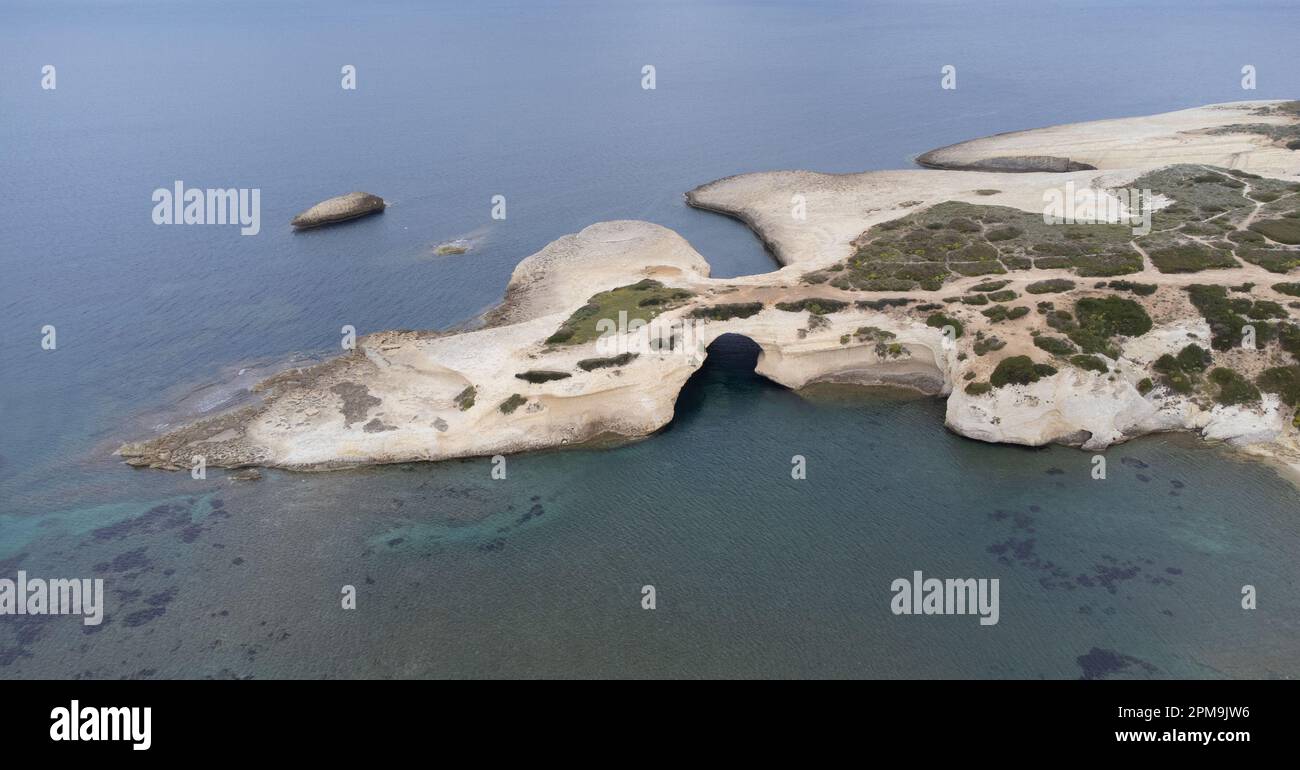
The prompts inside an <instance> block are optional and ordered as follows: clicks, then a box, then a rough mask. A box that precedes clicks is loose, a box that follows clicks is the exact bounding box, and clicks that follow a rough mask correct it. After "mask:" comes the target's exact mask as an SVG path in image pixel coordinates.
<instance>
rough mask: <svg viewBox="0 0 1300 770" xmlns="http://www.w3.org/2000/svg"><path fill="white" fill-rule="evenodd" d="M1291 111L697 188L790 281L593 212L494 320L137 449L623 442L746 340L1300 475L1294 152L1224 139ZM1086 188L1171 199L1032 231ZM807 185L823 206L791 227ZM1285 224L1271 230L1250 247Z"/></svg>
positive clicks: (415, 448)
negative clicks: (1252, 341) (1140, 188)
mask: <svg viewBox="0 0 1300 770" xmlns="http://www.w3.org/2000/svg"><path fill="white" fill-rule="evenodd" d="M1285 104H1289V103H1276V102H1274V103H1264V102H1259V103H1236V104H1232V105H1218V106H1211V107H1203V108H1197V109H1195V110H1184V111H1180V112H1177V113H1169V114H1167V115H1157V116H1150V117H1146V118H1131V119H1124V120H1116V121H1099V122H1097V123H1095V124H1075V125H1074V126H1065V127H1054V128H1048V129H1038V130H1036V131H1028V132H1015V133H1012V134H1004V135H1000V136H998V137H989V138H985V139H979V140H974V141H973V142H968V143H962V144H958V145H952V146H950V147H947V148H941V149H940V150H935V151H932V152H931V153H927V154H926V155H927V156H931V158H930V159H931V162H933V163H935V164H940V163H941V164H944V167H945V168H947V169H952V168H956V167H961V168H987V167H989V166H990V165H992V166H994V167H999V170H997V171H988V170H973V171H966V170H960V171H958V170H912V171H884V172H867V173H862V174H842V175H829V174H816V173H813V172H805V171H790V172H771V173H760V174H742V175H739V176H734V177H728V178H726V179H721V180H717V181H715V182H711V183H709V184H706V185H702V186H701V187H698V188H696V189H695V190H692V191H690V192H689V193H687V201H688V203H689V204H690V205H692V206H695V207H698V208H701V209H707V210H710V211H716V212H718V213H722V214H726V215H729V216H733V217H735V218H737V219H739V220H740V221H742V222H745V223H746V224H747V225H748V226H749V227H751V228H752V229H753V230H754V232H755V233H756V234H757V235H758V237H759V238H760V239H761V240H762V241H763V243H764V244H765V245H766V246H767V247H768V249H769V250H770V251H771V252H772V254H773V255H774V256H775V257H776V259H777V260H778V261H779V262H780V263H781V264H782V265H783V267H782V268H781V269H779V270H776V271H774V272H771V273H768V274H764V275H755V276H745V277H742V278H734V279H714V278H710V277H709V267H708V262H707V261H706V260H705V258H704V257H703V256H702V255H700V254H699V253H697V252H696V251H695V250H694V249H693V248H691V246H690V245H689V244H688V243H687V242H686V241H685V240H684V239H682V238H681V237H680V236H679V235H677V234H676V233H674V232H673V231H671V230H668V229H666V228H663V227H660V226H658V225H654V224H651V223H648V222H635V221H617V222H602V223H598V224H595V225H592V226H590V227H588V228H586V229H584V230H583V231H581V232H579V233H575V234H573V235H569V236H565V237H563V238H561V239H559V240H557V241H555V242H553V243H551V244H549V245H548V246H547V247H545V248H544V249H542V250H541V251H539V252H537V253H536V254H534V255H532V256H530V257H528V258H526V259H525V260H523V261H522V262H521V263H520V264H519V265H518V266H517V268H516V269H515V272H514V274H513V276H512V278H511V281H510V284H509V286H508V288H507V291H506V296H505V298H504V300H503V302H502V303H501V304H500V305H499V306H498V307H497V308H495V309H493V310H492V311H489V313H488V314H487V315H486V316H485V322H486V323H485V325H484V326H483V327H482V328H476V329H469V330H465V331H459V332H454V333H446V334H439V333H433V332H381V333H378V334H372V335H368V336H366V337H363V338H361V339H359V340H357V349H356V350H354V351H352V352H351V353H349V354H348V355H345V356H341V357H339V358H337V359H334V360H331V361H328V362H326V363H323V364H320V365H318V366H315V367H311V368H307V369H302V370H293V371H290V372H284V373H281V374H280V375H277V376H276V377H273V378H271V379H270V380H268V381H266V382H265V383H263V384H262V386H261V387H260V390H261V391H262V394H263V396H264V397H263V401H262V403H261V404H258V405H256V406H251V407H245V408H242V409H240V410H237V411H234V412H231V413H227V414H222V415H218V416H216V417H212V418H208V419H205V420H202V421H200V422H197V423H195V424H193V425H189V426H186V427H184V428H181V429H179V430H175V431H171V432H169V433H166V434H163V435H161V436H155V437H152V438H149V439H146V440H144V441H140V442H134V443H129V444H126V445H123V446H122V447H121V448H120V449H119V450H118V452H119V454H120V455H121V456H122V457H123V458H124V459H125V461H126V462H127V463H129V464H131V465H136V466H146V467H155V468H165V469H182V468H188V467H190V464H191V462H192V459H193V458H194V457H195V456H201V457H203V458H204V461H205V462H206V464H207V465H209V466H220V467H232V468H233V467H244V466H265V467H278V468H288V469H295V470H328V469H335V468H344V467H352V466H357V465H366V464H375V463H397V462H409V461H420V460H442V459H450V458H456V457H469V456H481V455H494V454H509V453H512V452H521V451H528V450H533V449H543V448H549V447H556V446H563V445H573V444H578V443H584V442H588V441H592V440H596V439H598V438H599V439H600V440H607V439H609V438H610V437H616V438H617V437H621V438H623V439H629V440H630V439H635V438H639V437H643V436H646V435H649V434H651V433H653V432H655V431H657V430H659V429H660V428H662V427H663V426H665V425H666V424H667V423H668V422H669V421H670V420H671V419H672V416H673V410H674V406H675V402H676V398H677V394H678V392H679V391H680V389H681V388H682V386H683V385H684V384H685V383H686V381H687V379H689V377H690V376H691V374H692V373H694V371H695V370H696V369H698V368H699V366H700V365H701V364H702V362H703V360H704V358H705V357H706V356H707V348H708V345H709V344H710V343H711V342H712V341H713V340H714V339H716V338H717V337H718V336H719V335H721V334H729V333H730V334H739V335H743V336H746V337H748V338H749V339H751V340H753V341H754V342H755V343H757V344H758V345H759V347H760V348H761V353H760V356H759V360H758V364H757V372H758V373H759V374H761V375H763V376H765V377H768V378H769V379H772V380H773V381H775V382H777V383H780V384H782V385H785V386H787V387H790V388H802V387H804V386H807V385H811V384H814V383H825V382H834V383H853V384H864V385H902V386H905V387H911V388H913V389H917V390H920V391H922V392H926V393H929V394H932V395H940V396H947V398H948V401H947V411H946V424H947V425H948V427H949V428H950V429H952V430H953V431H955V432H957V433H959V434H961V435H964V436H968V437H970V438H974V439H978V440H982V441H990V442H1003V443H1017V444H1026V445H1042V444H1046V443H1061V444H1068V445H1072V446H1079V447H1082V448H1084V449H1087V450H1089V451H1097V450H1101V449H1104V448H1105V447H1107V446H1109V445H1112V444H1115V443H1119V442H1122V441H1126V440H1129V439H1131V438H1134V437H1136V436H1140V435H1145V434H1148V433H1153V432H1159V431H1170V430H1185V431H1195V432H1197V433H1199V434H1200V435H1202V436H1203V437H1205V438H1207V439H1210V440H1215V441H1225V442H1228V443H1230V444H1233V445H1234V446H1239V447H1242V448H1244V449H1246V450H1247V451H1249V452H1251V453H1252V454H1257V455H1261V454H1262V455H1266V456H1269V457H1273V458H1276V459H1278V460H1280V461H1281V462H1282V463H1284V464H1287V465H1289V466H1291V467H1300V441H1298V440H1297V429H1296V427H1295V426H1294V425H1293V422H1292V415H1293V412H1294V403H1293V402H1294V398H1295V396H1296V393H1295V392H1294V389H1292V388H1291V386H1290V381H1289V380H1287V379H1286V378H1287V377H1290V376H1291V373H1292V372H1293V369H1292V367H1295V366H1296V364H1295V361H1294V360H1293V356H1294V354H1295V350H1293V349H1292V347H1294V346H1293V345H1292V342H1291V341H1290V340H1291V339H1292V337H1291V335H1292V332H1291V324H1292V320H1293V319H1292V315H1293V313H1292V312H1291V311H1289V310H1287V309H1286V308H1288V307H1290V306H1292V305H1293V304H1294V305H1300V303H1296V302H1295V296H1294V295H1292V294H1289V293H1287V291H1282V290H1280V289H1278V288H1276V287H1277V286H1283V287H1285V286H1287V284H1288V281H1287V276H1286V273H1287V272H1289V271H1292V272H1293V271H1294V270H1295V269H1296V268H1295V267H1294V266H1293V264H1294V265H1300V253H1296V254H1295V255H1294V261H1293V252H1295V249H1294V247H1293V245H1292V244H1288V243H1287V242H1286V240H1285V239H1286V238H1287V233H1289V232H1290V230H1289V229H1287V228H1288V227H1289V225H1288V224H1287V222H1288V221H1291V220H1290V219H1289V217H1288V214H1289V212H1292V211H1297V212H1300V205H1296V204H1300V184H1296V182H1297V179H1300V153H1296V152H1294V151H1291V150H1286V149H1285V148H1284V147H1279V146H1277V143H1276V142H1275V141H1273V140H1271V139H1270V137H1269V136H1268V135H1267V134H1261V133H1259V132H1254V133H1252V132H1249V131H1244V132H1234V131H1232V130H1229V131H1227V132H1226V133H1225V132H1224V131H1223V129H1224V127H1225V126H1226V127H1232V126H1237V125H1248V124H1250V123H1252V122H1255V121H1257V120H1263V121H1266V122H1272V123H1276V124H1278V125H1286V126H1290V125H1294V124H1295V123H1296V121H1297V118H1296V116H1294V115H1293V114H1292V113H1290V112H1288V111H1287V109H1286V108H1284V107H1285ZM1261 111H1264V113H1263V114H1264V117H1260V115H1261ZM1048 145H1050V146H1051V147H1053V148H1054V150H1053V152H1052V153H1051V157H1052V158H1054V159H1056V160H1061V161H1064V159H1065V158H1067V157H1068V158H1069V159H1071V160H1070V161H1069V162H1062V163H1056V162H1055V161H1053V162H1051V163H1046V162H1044V163H1042V164H1040V163H1039V162H1038V161H1034V162H1033V163H1032V164H1030V165H1033V166H1037V165H1042V166H1044V167H1045V168H1048V169H1049V170H1046V171H1040V170H1031V169H1029V168H1018V169H1012V168H1004V167H1001V166H1003V165H1004V163H1003V161H1004V160H1005V159H1007V158H1017V157H1019V158H1042V157H1045V155H1044V154H1043V153H1041V152H1037V151H1036V150H1038V149H1039V148H1041V147H1043V146H1048ZM1144 148H1145V152H1146V155H1145V156H1144V154H1143V152H1144ZM1225 152H1227V153H1228V155H1230V157H1228V158H1226V160H1227V161H1228V163H1226V164H1223V163H1222V161H1224V160H1225V158H1224V154H1225ZM1147 156H1149V158H1150V162H1149V163H1136V162H1134V161H1135V160H1136V159H1139V158H1142V157H1147ZM923 157H924V156H923ZM1117 163H1118V164H1120V165H1116V164H1117ZM1056 166H1060V168H1061V170H1060V171H1056V170H1052V169H1055V167H1056ZM1197 179H1199V180H1201V181H1191V180H1197ZM1067 182H1069V183H1072V184H1075V185H1077V186H1079V187H1080V188H1086V189H1093V190H1106V189H1109V188H1115V187H1119V186H1123V185H1127V184H1130V183H1134V182H1140V183H1143V184H1155V185H1157V187H1159V189H1160V191H1161V193H1160V199H1161V207H1162V208H1161V209H1160V210H1161V211H1162V212H1165V213H1163V214H1159V215H1158V225H1159V226H1158V227H1157V230H1156V232H1154V233H1153V234H1152V235H1150V236H1147V237H1146V238H1138V237H1135V236H1132V235H1129V234H1124V233H1119V232H1118V231H1115V230H1114V229H1113V228H1114V227H1115V226H1114V225H1093V226H1090V227H1093V228H1094V229H1093V230H1080V231H1069V230H1066V229H1064V228H1062V229H1061V230H1041V231H1040V230H1037V229H1036V227H1037V226H1036V225H1034V223H1033V218H1038V219H1039V220H1040V221H1041V214H1042V210H1043V208H1042V207H1043V200H1044V198H1043V196H1044V193H1045V191H1047V190H1049V189H1054V188H1056V187H1059V186H1060V185H1062V184H1065V183H1067ZM1211 193H1212V194H1211ZM795 196H801V197H800V198H799V199H800V200H802V201H804V204H805V206H806V216H805V217H803V218H800V217H798V216H793V215H792V210H791V203H792V200H793V199H795ZM1216 208H1217V209H1221V210H1220V211H1214V209H1216ZM1026 214H1028V215H1031V216H1029V217H1026ZM1297 216H1300V214H1297ZM1274 222H1276V223H1280V224H1277V225H1271V226H1270V228H1271V229H1270V228H1266V229H1265V232H1266V233H1272V234H1273V235H1265V236H1259V235H1258V228H1257V226H1258V225H1259V224H1261V223H1265V224H1267V223H1274ZM1216 223H1217V224H1216ZM1083 227H1089V226H1083ZM1107 228H1111V229H1107ZM1062 232H1064V233H1065V234H1066V235H1065V237H1061V236H1060V233H1062ZM1279 234H1280V235H1279ZM1273 237H1279V238H1282V239H1283V240H1282V241H1274V240H1273ZM1058 252H1059V253H1058ZM934 254H937V255H938V256H933V255H934ZM1197 260H1201V261H1202V262H1203V263H1204V264H1202V262H1197ZM1193 268H1195V269H1193ZM1200 286H1209V287H1211V289H1208V290H1207V289H1201V288H1195V287H1200ZM1044 287H1048V289H1050V290H1044ZM1229 287H1232V288H1229ZM1220 294H1222V297H1220V296H1219V295H1220ZM1243 303H1244V305H1243ZM999 308H1001V309H1000V310H999ZM1233 308H1236V310H1233ZM1243 314H1245V315H1243ZM1256 315H1259V316H1260V317H1259V318H1256ZM1225 318H1237V319H1241V320H1242V321H1243V323H1238V324H1237V327H1242V328H1244V322H1245V321H1251V324H1250V325H1251V326H1252V329H1253V328H1254V326H1259V327H1260V328H1261V329H1267V331H1266V332H1262V333H1263V334H1264V336H1265V337H1266V339H1264V340H1263V342H1262V344H1260V346H1259V347H1258V348H1251V349H1249V350H1247V349H1242V348H1239V347H1236V346H1233V345H1225V344H1223V343H1224V340H1225V339H1226V335H1227V332H1226V331H1225V328H1224V324H1225V323H1228V322H1226V321H1225V320H1224V319H1225ZM638 322H643V323H644V324H645V326H644V327H643V328H637V326H638ZM1232 323H1236V322H1235V321H1233V322H1231V323H1229V326H1231V324H1232ZM1237 327H1233V328H1232V329H1231V331H1232V332H1234V333H1235V332H1236V331H1238V330H1239V329H1238V328H1237ZM1297 329H1300V327H1297ZM1270 335H1271V336H1270ZM1297 344H1300V343H1297ZM1296 349H1300V348H1296ZM1196 351H1201V353H1203V354H1204V356H1202V355H1201V353H1197V352H1196ZM1170 361H1173V362H1175V363H1173V364H1171V363H1169V362H1170ZM1180 367H1181V368H1180ZM1198 367H1199V368H1198ZM1220 370H1223V371H1224V372H1226V373H1220ZM1294 371H1295V372H1300V369H1296V370H1294ZM1278 383H1280V385H1279V384H1278ZM1275 385H1276V387H1275ZM1298 387H1300V386H1298Z"/></svg>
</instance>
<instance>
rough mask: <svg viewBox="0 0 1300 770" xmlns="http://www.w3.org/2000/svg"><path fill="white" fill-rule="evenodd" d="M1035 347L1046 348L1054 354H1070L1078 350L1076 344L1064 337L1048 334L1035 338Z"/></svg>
mask: <svg viewBox="0 0 1300 770" xmlns="http://www.w3.org/2000/svg"><path fill="white" fill-rule="evenodd" d="M1034 347H1036V348H1039V349H1041V350H1046V351H1047V352H1048V353H1051V354H1052V355H1054V356H1068V355H1070V354H1071V353H1074V352H1076V351H1075V348H1074V345H1072V344H1070V341H1069V340H1067V339H1065V338H1063V337H1050V336H1048V335H1046V334H1042V335H1039V336H1037V337H1035V338H1034Z"/></svg>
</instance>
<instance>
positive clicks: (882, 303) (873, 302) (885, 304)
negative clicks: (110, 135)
mask: <svg viewBox="0 0 1300 770" xmlns="http://www.w3.org/2000/svg"><path fill="white" fill-rule="evenodd" d="M1298 296H1300V295H1298ZM914 301H915V300H912V299H910V298H908V297H884V298H881V299H860V300H858V301H857V302H855V303H853V304H855V305H857V306H858V307H860V308H862V309H863V310H884V309H885V308H890V307H905V306H907V305H910V304H912V302H914Z"/></svg>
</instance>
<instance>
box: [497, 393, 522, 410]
mask: <svg viewBox="0 0 1300 770" xmlns="http://www.w3.org/2000/svg"><path fill="white" fill-rule="evenodd" d="M527 401H528V399H526V398H524V397H523V396H521V395H519V394H518V393H511V394H510V398H507V399H506V400H505V401H502V402H501V403H500V404H499V405H498V406H497V409H500V410H501V413H502V414H510V413H512V412H514V411H515V410H516V409H518V408H519V407H521V406H523V405H524V404H525V403H526V402H527Z"/></svg>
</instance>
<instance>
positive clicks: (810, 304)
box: [742, 297, 849, 317]
mask: <svg viewBox="0 0 1300 770" xmlns="http://www.w3.org/2000/svg"><path fill="white" fill-rule="evenodd" d="M848 306H849V303H847V302H843V301H841V300H838V299H826V298H824V297H808V298H806V299H800V300H795V301H793V302H778V303H776V309H777V310H784V311H786V312H787V313H802V312H803V311H805V310H807V311H808V312H810V313H813V314H815V315H825V314H826V313H838V312H839V311H841V310H843V309H844V308H846V307H848ZM750 315H753V314H752V313H751V314H750ZM742 317H745V316H742Z"/></svg>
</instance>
